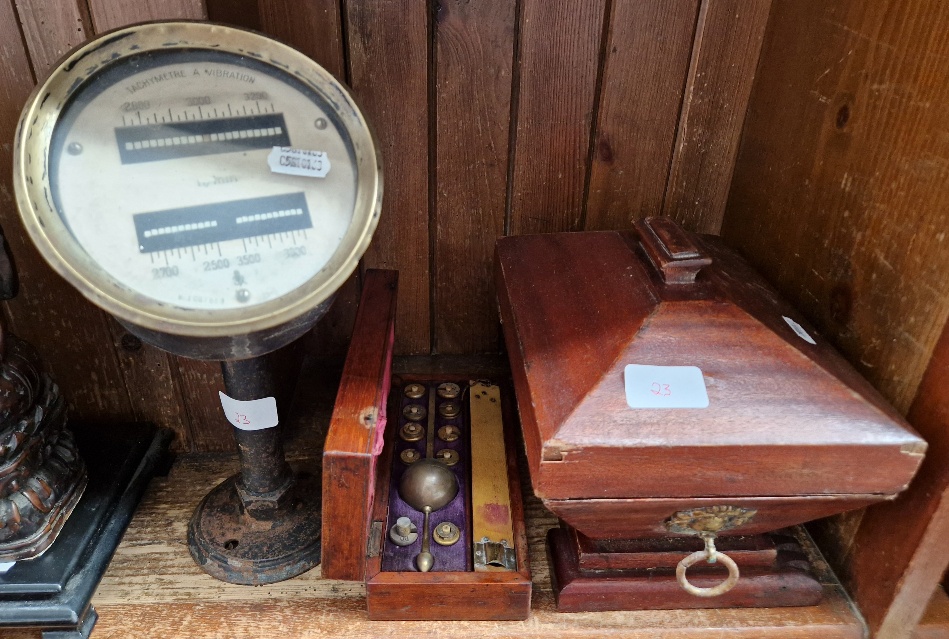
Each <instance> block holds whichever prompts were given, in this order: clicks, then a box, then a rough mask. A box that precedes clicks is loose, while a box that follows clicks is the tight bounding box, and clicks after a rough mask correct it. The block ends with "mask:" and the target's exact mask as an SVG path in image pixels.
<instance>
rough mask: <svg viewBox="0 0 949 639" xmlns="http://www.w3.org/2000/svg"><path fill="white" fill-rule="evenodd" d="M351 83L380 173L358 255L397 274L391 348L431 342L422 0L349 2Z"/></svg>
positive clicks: (418, 348) (414, 349)
mask: <svg viewBox="0 0 949 639" xmlns="http://www.w3.org/2000/svg"><path fill="white" fill-rule="evenodd" d="M345 8H346V27H347V41H348V43H349V65H350V70H349V73H350V85H351V86H352V90H353V94H354V96H355V98H356V101H357V102H358V103H359V106H360V108H361V109H362V111H363V113H364V114H365V116H366V119H368V120H369V123H370V124H371V125H372V127H373V129H374V131H375V134H376V141H377V144H378V147H379V151H380V152H381V154H382V159H383V166H384V171H385V187H384V196H383V200H382V215H381V217H380V219H379V226H378V228H377V229H376V233H375V240H374V241H373V242H372V244H370V245H369V250H368V251H366V254H365V256H364V257H363V262H364V263H365V266H366V267H367V268H380V269H396V270H398V271H399V273H400V284H399V311H398V313H399V314H398V319H397V322H396V323H397V325H398V327H399V328H398V333H397V335H396V351H397V352H399V353H423V352H426V353H427V352H428V351H429V350H430V348H431V345H430V341H431V340H430V334H431V309H430V300H429V293H430V288H429V235H428V225H429V219H428V216H429V207H428V200H429V174H428V168H429V103H428V82H429V74H428V51H429V37H428V24H429V21H428V13H427V8H426V4H425V3H423V2H412V3H404V2H398V1H397V0H384V1H378V2H347V3H346V4H345Z"/></svg>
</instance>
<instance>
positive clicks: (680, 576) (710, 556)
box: [676, 546, 739, 597]
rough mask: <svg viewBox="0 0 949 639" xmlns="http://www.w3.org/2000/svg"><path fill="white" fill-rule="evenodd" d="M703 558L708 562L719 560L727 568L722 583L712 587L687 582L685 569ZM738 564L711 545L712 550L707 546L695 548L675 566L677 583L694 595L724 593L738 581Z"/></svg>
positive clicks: (704, 595) (708, 595) (715, 595)
mask: <svg viewBox="0 0 949 639" xmlns="http://www.w3.org/2000/svg"><path fill="white" fill-rule="evenodd" d="M703 559H705V560H707V561H708V562H709V563H715V562H716V561H721V562H722V564H724V565H725V567H726V568H728V578H727V579H725V581H723V582H722V583H720V584H718V585H717V586H714V587H712V588H699V587H698V586H693V585H692V584H690V583H689V580H688V579H687V578H686V576H685V571H686V570H688V568H689V566H691V565H693V564H696V563H698V562H700V561H702V560H703ZM738 576H739V575H738V564H736V563H735V561H734V560H733V559H732V558H731V557H729V556H728V555H724V554H722V553H720V552H718V551H716V550H715V549H714V546H712V551H711V552H709V551H708V548H706V549H705V550H697V551H695V552H694V553H692V554H691V555H689V556H688V557H686V558H685V559H683V560H682V561H680V562H679V565H678V566H676V581H678V582H679V585H680V586H682V588H683V590H685V591H686V592H687V593H689V594H690V595H695V596H696V597H718V596H719V595H724V594H725V593H726V592H728V591H729V590H731V589H732V588H734V587H735V584H737V583H738Z"/></svg>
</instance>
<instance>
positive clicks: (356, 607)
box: [0, 357, 864, 639]
mask: <svg viewBox="0 0 949 639" xmlns="http://www.w3.org/2000/svg"><path fill="white" fill-rule="evenodd" d="M470 360H471V358H463V359H461V360H459V361H458V362H455V361H454V360H453V359H452V358H450V357H448V358H446V357H442V358H438V359H436V360H431V361H430V360H429V359H426V358H400V359H397V360H396V361H395V363H394V366H393V368H394V372H395V373H396V374H398V373H400V372H403V371H405V370H415V371H417V370H420V369H425V370H432V371H437V372H443V373H445V374H446V375H451V374H457V372H456V371H457V370H469V371H470V370H484V371H487V372H490V373H492V374H502V373H503V370H504V369H503V365H502V364H503V362H502V363H501V364H499V363H498V362H497V361H495V360H485V361H480V360H479V361H477V362H475V364H477V366H473V365H472V362H471V361H470ZM486 374H487V373H486ZM337 384H338V371H333V370H328V369H326V368H325V367H320V366H316V367H307V368H306V369H305V371H304V374H303V376H302V378H301V381H300V384H299V385H298V390H297V397H296V400H295V402H294V410H293V414H292V415H291V418H290V419H289V420H288V421H287V423H286V424H285V427H286V433H285V434H286V436H287V438H288V440H289V441H288V444H287V450H288V458H289V460H290V462H291V464H292V465H293V466H294V467H295V468H297V469H300V470H304V469H305V470H308V471H310V472H313V473H317V474H319V473H320V471H321V468H320V455H321V453H322V450H321V443H322V441H323V440H324V438H325V429H326V427H327V425H328V423H329V416H330V412H331V410H332V406H333V400H334V398H335V391H336V386H337ZM520 466H521V472H522V479H521V486H522V488H523V489H524V492H525V494H524V506H525V516H526V519H527V533H528V544H529V546H530V561H531V571H532V573H533V582H534V589H533V597H532V604H531V616H530V618H529V619H527V620H526V621H506V622H472V621H447V620H446V621H444V622H431V621H425V622H385V621H369V619H368V618H367V614H366V591H365V586H364V584H363V583H360V582H349V581H337V580H329V579H322V578H321V575H320V568H319V566H318V567H316V568H314V569H313V570H311V571H310V572H308V573H305V574H303V575H301V576H299V577H296V578H294V579H291V580H288V581H284V582H281V583H278V584H273V585H270V586H256V587H253V586H235V585H232V584H226V583H223V582H220V581H217V580H215V579H213V578H212V577H210V576H208V575H206V574H205V573H204V572H202V571H201V570H200V569H199V568H198V567H197V566H196V565H195V563H194V562H193V561H192V560H191V555H190V554H189V553H188V547H187V542H186V533H187V526H188V520H189V519H190V518H191V514H192V512H193V511H194V508H195V506H197V504H198V502H199V501H200V500H201V498H202V497H203V496H204V495H205V494H206V493H207V492H208V491H209V490H210V489H211V488H212V487H214V486H216V485H217V484H218V483H219V482H221V481H223V480H224V479H225V478H227V477H228V476H230V475H231V474H232V473H234V472H235V471H236V470H237V461H236V457H235V456H232V455H224V454H191V455H183V456H181V457H179V458H178V459H177V460H176V462H175V464H174V466H173V467H172V469H171V472H170V473H169V475H168V476H167V477H157V478H155V479H153V480H152V483H151V485H150V486H149V488H148V491H147V492H146V494H145V497H144V498H143V500H142V503H141V505H140V506H139V509H138V512H137V513H136V515H135V518H134V519H133V520H132V523H131V525H130V526H129V529H128V531H127V532H126V534H125V537H124V538H123V540H122V543H121V545H120V546H119V548H118V550H117V551H116V554H115V557H114V558H113V560H112V563H111V565H110V566H109V569H108V571H107V572H106V575H105V577H104V578H103V580H102V583H101V584H100V586H99V589H98V591H97V592H96V595H95V597H94V599H93V604H94V605H95V607H96V610H98V612H99V621H98V623H97V625H96V628H95V630H94V631H93V634H92V638H93V639H107V638H115V639H120V638H122V639H124V638H126V637H134V638H135V639H149V638H152V637H154V638H155V639H212V638H213V639H243V638H245V637H246V638H248V639H261V638H269V637H289V638H293V639H317V638H320V637H387V636H393V637H400V638H403V639H404V638H406V637H412V638H413V639H416V638H423V637H449V638H451V637H477V638H478V639H495V638H502V637H512V638H517V639H528V638H531V637H543V638H544V639H550V637H572V638H581V637H629V638H631V639H640V638H642V639H645V638H647V637H648V638H650V639H666V638H670V639H671V638H680V637H681V638H685V637H697V638H698V637H701V638H702V639H708V638H709V637H748V638H749V639H750V638H754V639H768V638H777V637H780V638H794V639H798V638H799V639H823V638H827V639H837V638H841V639H844V638H845V639H861V638H862V637H863V636H864V626H863V624H862V623H861V621H860V620H859V618H858V617H857V615H856V614H855V613H854V612H853V609H852V607H851V604H850V602H849V599H848V598H847V596H846V595H845V594H844V591H843V589H842V588H841V586H840V585H839V583H838V582H837V581H836V579H835V578H834V577H833V575H832V574H831V573H830V572H829V570H827V568H826V564H825V563H824V562H823V561H818V562H817V564H818V569H819V572H821V573H822V576H821V581H822V583H824V593H825V596H824V599H823V601H822V603H821V604H820V605H818V606H813V607H808V608H758V609H745V610H657V611H640V612H600V613H558V612H557V611H556V609H555V607H554V599H553V594H552V592H551V589H550V574H549V571H548V568H547V557H546V549H545V538H546V534H547V530H548V529H550V528H551V527H553V526H556V525H557V520H556V518H555V517H554V516H553V515H552V514H551V513H550V512H548V511H547V510H546V509H545V508H544V507H543V505H542V504H541V503H540V501H539V500H538V499H537V498H535V497H534V496H533V495H532V494H531V492H530V480H529V478H528V477H527V475H526V472H525V468H526V462H525V460H524V459H523V458H522V459H521V463H520ZM354 543H365V541H362V540H354ZM38 637H39V632H38V631H32V630H20V631H6V632H4V631H2V630H0V639H27V638H29V639H38Z"/></svg>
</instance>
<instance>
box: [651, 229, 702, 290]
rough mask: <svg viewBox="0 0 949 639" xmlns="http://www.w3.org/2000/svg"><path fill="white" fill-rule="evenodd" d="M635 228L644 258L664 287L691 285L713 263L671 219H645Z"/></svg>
mask: <svg viewBox="0 0 949 639" xmlns="http://www.w3.org/2000/svg"><path fill="white" fill-rule="evenodd" d="M635 226H636V230H637V231H638V232H639V241H640V244H641V245H642V247H643V250H645V251H646V256H647V257H648V258H649V261H650V262H652V264H653V266H655V267H656V269H657V270H658V271H659V274H660V275H661V276H662V280H663V282H665V283H666V284H692V283H693V282H695V276H696V275H698V273H699V271H701V270H702V269H703V268H704V267H706V266H708V265H709V264H711V263H712V258H710V257H709V256H708V255H706V254H705V253H703V252H702V250H701V249H700V248H699V247H697V246H696V245H695V244H694V243H693V242H692V240H691V238H690V237H689V236H688V234H687V233H686V232H685V231H684V230H682V227H680V226H679V225H678V224H676V223H675V222H674V221H673V220H672V218H668V217H647V218H645V219H643V220H638V221H637V222H636V224H635Z"/></svg>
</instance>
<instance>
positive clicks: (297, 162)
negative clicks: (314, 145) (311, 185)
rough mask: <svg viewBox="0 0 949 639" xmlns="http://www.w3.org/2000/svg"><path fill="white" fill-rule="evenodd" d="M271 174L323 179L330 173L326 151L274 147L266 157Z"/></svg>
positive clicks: (328, 157)
mask: <svg viewBox="0 0 949 639" xmlns="http://www.w3.org/2000/svg"><path fill="white" fill-rule="evenodd" d="M267 164H268V165H270V172H271V173H283V174H285V175H302V176H305V177H318V178H324V177H326V174H327V173H329V172H330V156H329V155H327V154H326V151H307V150H306V149H294V148H293V147H290V146H275V147H274V148H273V149H271V150H270V155H268V156H267Z"/></svg>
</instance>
